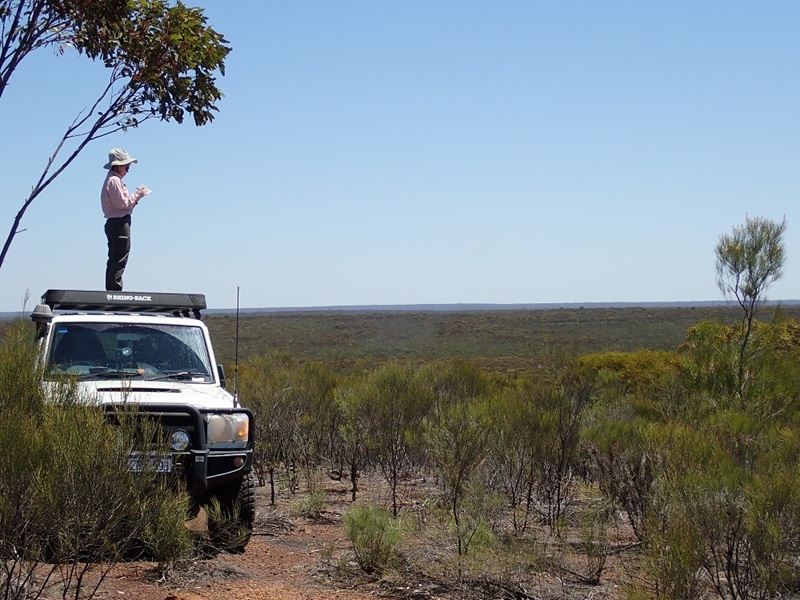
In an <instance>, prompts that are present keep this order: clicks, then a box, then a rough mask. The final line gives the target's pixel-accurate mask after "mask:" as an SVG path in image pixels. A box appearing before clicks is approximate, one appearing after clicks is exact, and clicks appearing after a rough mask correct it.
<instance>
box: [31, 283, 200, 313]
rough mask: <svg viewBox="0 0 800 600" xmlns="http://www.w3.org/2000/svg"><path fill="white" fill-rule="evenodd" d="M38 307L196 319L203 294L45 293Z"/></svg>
mask: <svg viewBox="0 0 800 600" xmlns="http://www.w3.org/2000/svg"><path fill="white" fill-rule="evenodd" d="M42 304H45V305H47V306H49V307H50V309H51V310H78V311H99V312H116V311H122V312H134V313H141V312H148V313H167V314H172V315H175V316H187V317H188V316H194V317H195V318H197V319H199V318H200V311H201V310H205V309H206V308H207V305H206V297H205V295H204V294H182V293H166V292H157V293H152V292H106V291H93V290H47V291H46V292H45V293H44V295H43V296H42Z"/></svg>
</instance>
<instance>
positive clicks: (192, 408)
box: [31, 290, 255, 551]
mask: <svg viewBox="0 0 800 600" xmlns="http://www.w3.org/2000/svg"><path fill="white" fill-rule="evenodd" d="M205 308H206V301H205V296H203V295H202V294H163V293H156V294H150V293H132V292H99V291H75V290H48V291H47V292H46V293H45V295H44V296H43V297H42V303H41V304H39V305H38V306H37V307H36V308H35V309H34V311H33V313H32V314H31V319H33V321H34V322H35V323H36V324H37V331H36V340H37V344H38V346H39V349H40V352H41V354H40V355H41V357H42V360H43V364H44V368H45V376H46V377H49V378H52V379H57V378H63V377H64V376H71V377H75V378H76V379H77V381H78V386H79V391H80V393H81V397H84V398H87V399H89V400H90V401H96V402H97V403H98V404H99V405H102V406H104V407H105V409H106V410H107V411H108V412H109V413H110V414H111V415H113V412H114V411H115V409H116V408H118V407H120V406H122V405H126V406H131V405H135V407H136V409H137V414H141V415H145V416H147V417H149V418H155V419H157V421H158V422H159V424H160V426H161V430H162V431H163V432H164V434H165V436H166V437H167V440H165V443H167V444H168V445H169V448H170V452H169V453H168V454H167V455H166V456H161V455H159V456H155V455H154V454H152V453H149V452H148V451H147V449H142V451H141V452H137V453H134V454H133V455H131V457H130V468H131V469H133V470H143V469H145V468H148V469H155V470H156V471H161V472H175V473H178V474H180V476H181V477H182V478H183V479H184V480H185V482H186V487H187V490H188V491H189V494H190V496H191V499H192V503H193V506H192V510H193V512H194V514H196V513H197V511H199V509H200V507H202V506H203V505H205V504H207V503H208V502H210V501H211V500H212V499H216V500H217V501H219V503H220V506H221V508H222V509H223V511H225V512H226V513H227V514H229V515H231V516H235V518H236V519H237V521H238V525H239V526H241V528H242V529H243V535H242V536H240V537H238V538H237V541H236V543H235V546H234V547H233V548H230V549H233V550H239V551H242V550H244V546H245V545H246V544H247V541H248V540H249V538H250V533H251V532H252V528H253V519H254V516H255V495H254V480H253V476H252V467H253V433H254V422H253V415H252V413H251V412H250V411H249V410H247V409H246V408H242V407H241V406H239V403H238V400H237V398H235V397H234V396H233V395H231V394H230V393H229V392H228V391H226V390H225V377H224V371H223V369H222V366H221V365H217V363H216V359H215V357H214V351H213V349H212V347H211V338H210V337H209V333H208V329H207V328H206V326H205V324H204V323H203V322H202V321H201V320H200V311H201V310H203V309H205ZM209 533H210V534H211V536H212V539H213V538H214V537H215V535H217V536H219V540H224V539H225V536H226V535H229V534H226V533H225V532H222V531H215V530H214V528H213V527H212V528H210V531H209Z"/></svg>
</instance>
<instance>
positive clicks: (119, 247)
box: [106, 215, 131, 292]
mask: <svg viewBox="0 0 800 600" xmlns="http://www.w3.org/2000/svg"><path fill="white" fill-rule="evenodd" d="M106 238H107V239H108V262H107V263H106V290H108V291H114V292H121V291H122V274H123V273H124V272H125V265H127V264H128V255H129V254H130V252H131V216H130V215H128V216H125V217H117V218H115V219H107V220H106Z"/></svg>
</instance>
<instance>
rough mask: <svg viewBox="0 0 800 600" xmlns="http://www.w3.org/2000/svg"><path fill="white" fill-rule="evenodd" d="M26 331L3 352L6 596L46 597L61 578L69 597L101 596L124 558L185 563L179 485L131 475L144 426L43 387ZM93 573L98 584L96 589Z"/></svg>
mask: <svg viewBox="0 0 800 600" xmlns="http://www.w3.org/2000/svg"><path fill="white" fill-rule="evenodd" d="M24 329H25V328H24V326H23V325H20V326H19V327H18V328H14V329H12V330H11V334H10V335H9V337H8V340H7V342H6V344H5V345H4V346H3V347H2V348H0V373H2V374H3V376H4V377H7V379H6V380H5V381H4V382H3V385H2V391H1V392H0V394H1V395H0V413H2V418H0V490H2V495H1V496H0V540H2V544H0V565H1V566H0V569H3V570H4V571H3V573H2V574H0V581H5V582H6V584H5V585H6V589H5V590H2V591H3V593H4V594H6V595H7V596H11V597H13V596H14V595H19V594H22V593H23V592H24V591H25V590H22V589H21V588H18V589H16V590H15V589H12V588H10V587H9V586H17V585H20V586H21V585H24V587H25V589H26V590H27V592H25V593H31V594H33V595H35V594H37V593H39V594H41V592H42V587H43V586H45V585H47V581H48V579H50V580H51V583H52V580H53V579H55V580H56V581H58V580H59V578H60V580H61V583H60V585H61V586H62V588H63V594H64V596H65V597H66V596H67V595H69V596H71V597H74V598H87V597H92V595H94V593H96V591H97V589H98V588H99V586H100V585H101V584H102V582H103V580H104V577H105V575H106V574H107V573H108V571H109V570H110V569H111V567H112V566H113V565H114V564H115V563H116V562H118V561H119V560H121V559H122V558H124V557H128V556H131V555H139V554H142V553H145V552H148V551H151V552H153V553H154V555H155V558H156V560H158V561H159V562H162V563H169V562H172V561H174V560H176V559H177V558H179V557H181V556H183V555H184V554H185V552H186V551H187V548H188V545H189V544H188V541H187V540H188V532H187V530H186V528H185V527H184V526H183V521H184V518H185V516H186V511H185V508H186V502H185V499H183V502H181V500H180V499H181V498H182V494H181V493H179V492H177V491H175V490H176V489H179V488H178V486H175V485H173V481H171V480H170V479H169V478H164V477H160V476H157V475H156V474H154V473H147V472H145V473H132V472H130V470H129V468H128V464H129V463H128V456H129V454H130V451H131V449H132V448H133V447H134V446H132V445H131V443H132V440H135V439H136V437H137V435H138V433H141V430H142V426H143V424H142V423H141V421H140V420H138V419H126V418H121V419H120V421H119V426H118V427H111V426H109V423H108V418H107V416H106V414H105V413H104V412H103V411H101V410H98V408H97V407H96V406H93V405H89V404H84V403H81V402H79V401H78V400H79V398H77V397H76V393H75V386H74V385H72V384H71V383H70V382H69V381H65V382H61V383H58V384H53V385H50V384H48V385H47V386H43V382H42V380H41V377H40V374H39V371H38V369H37V367H36V358H35V353H34V350H33V348H32V347H31V345H30V343H29V342H27V341H25V339H24V337H25V336H24V335H22V333H23V332H24ZM148 438H149V435H148ZM149 439H152V438H149ZM167 525H168V526H167ZM45 564H49V565H50V566H49V567H44V568H43V565H45ZM90 571H98V572H99V577H98V578H97V579H95V580H94V581H95V582H96V583H93V584H92V585H90V586H87V585H85V576H86V575H87V574H88V573H89V572H90ZM20 574H25V576H23V577H20ZM56 575H57V576H58V577H56ZM15 582H16V583H15ZM37 585H38V586H39V591H38V592H37V590H36V586H37Z"/></svg>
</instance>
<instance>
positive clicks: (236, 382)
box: [233, 285, 239, 407]
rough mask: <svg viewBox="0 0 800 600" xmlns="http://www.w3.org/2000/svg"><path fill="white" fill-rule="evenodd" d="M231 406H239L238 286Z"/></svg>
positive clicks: (237, 292)
mask: <svg viewBox="0 0 800 600" xmlns="http://www.w3.org/2000/svg"><path fill="white" fill-rule="evenodd" d="M233 405H234V406H235V407H238V406H239V286H238V285H237V286H236V351H235V354H234V361H233Z"/></svg>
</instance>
